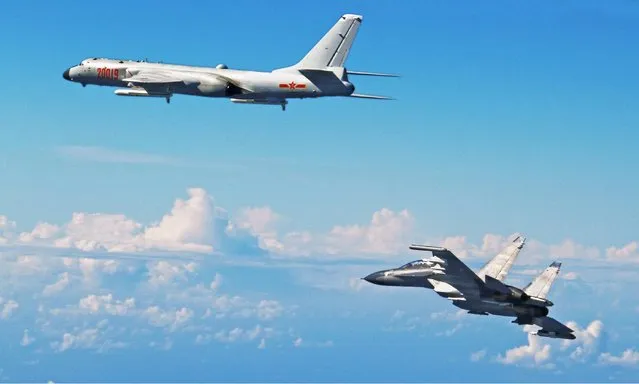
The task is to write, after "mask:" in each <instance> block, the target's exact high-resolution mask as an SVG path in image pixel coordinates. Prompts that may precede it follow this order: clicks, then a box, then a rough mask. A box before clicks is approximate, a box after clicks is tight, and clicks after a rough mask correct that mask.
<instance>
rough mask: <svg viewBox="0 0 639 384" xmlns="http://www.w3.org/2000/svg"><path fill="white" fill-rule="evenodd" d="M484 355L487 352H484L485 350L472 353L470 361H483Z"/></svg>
mask: <svg viewBox="0 0 639 384" xmlns="http://www.w3.org/2000/svg"><path fill="white" fill-rule="evenodd" d="M486 353H487V352H486V350H485V349H482V350H479V351H477V352H473V353H472V354H471V355H470V361H473V362H477V361H479V360H481V359H483V358H484V357H486Z"/></svg>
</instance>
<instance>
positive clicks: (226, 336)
mask: <svg viewBox="0 0 639 384" xmlns="http://www.w3.org/2000/svg"><path fill="white" fill-rule="evenodd" d="M273 334H274V331H273V329H272V328H263V327H262V326H261V325H259V324H258V325H256V326H255V327H254V328H252V329H242V328H239V327H236V328H233V329H231V330H230V331H226V330H222V331H219V332H217V333H215V334H214V335H210V334H207V335H198V337H197V338H196V343H198V344H206V343H208V342H210V341H211V340H212V339H215V340H217V341H219V342H222V343H234V342H238V341H243V342H247V341H253V340H256V339H258V338H261V340H260V344H259V345H258V347H259V346H261V345H264V346H266V341H265V339H266V338H269V337H272V336H273Z"/></svg>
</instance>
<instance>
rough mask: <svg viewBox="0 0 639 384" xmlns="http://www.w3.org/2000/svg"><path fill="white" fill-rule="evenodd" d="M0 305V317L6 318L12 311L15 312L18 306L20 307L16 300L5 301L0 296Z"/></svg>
mask: <svg viewBox="0 0 639 384" xmlns="http://www.w3.org/2000/svg"><path fill="white" fill-rule="evenodd" d="M0 306H2V307H1V308H2V311H0V319H8V318H9V317H11V315H12V314H13V312H15V311H16V309H18V307H20V305H19V304H18V302H16V301H15V300H8V301H6V302H5V301H4V299H3V298H2V297H0Z"/></svg>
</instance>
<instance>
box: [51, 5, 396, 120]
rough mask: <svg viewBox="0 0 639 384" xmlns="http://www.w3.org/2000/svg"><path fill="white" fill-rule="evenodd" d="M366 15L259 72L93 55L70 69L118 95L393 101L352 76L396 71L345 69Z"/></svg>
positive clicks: (343, 21) (80, 79)
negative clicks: (293, 60)
mask: <svg viewBox="0 0 639 384" xmlns="http://www.w3.org/2000/svg"><path fill="white" fill-rule="evenodd" d="M362 19H363V16H361V15H353V14H345V15H343V16H341V17H340V18H339V20H338V21H337V23H335V25H334V26H333V27H332V28H331V29H330V30H329V31H328V32H327V33H326V34H325V35H324V37H323V38H322V39H321V40H319V41H318V42H317V44H316V45H315V46H314V47H313V49H311V50H310V51H309V52H308V53H307V54H306V56H304V57H303V58H302V59H301V60H300V61H299V62H298V63H297V64H295V65H292V66H289V67H285V68H279V69H275V70H273V71H271V72H256V71H245V70H235V69H229V68H228V67H227V66H226V65H224V64H219V65H218V66H216V67H215V68H213V67H196V66H188V65H175V64H164V63H151V62H148V61H146V60H137V61H135V60H119V59H108V58H97V57H95V58H88V59H85V60H83V61H82V62H81V63H80V64H78V65H76V66H73V67H71V68H69V69H67V70H66V71H64V73H63V75H62V77H63V78H64V79H66V80H69V81H73V82H76V83H80V84H82V86H86V85H87V84H94V85H100V86H109V87H120V89H116V90H115V94H116V95H118V96H138V97H161V98H165V99H166V102H167V103H170V101H171V97H172V96H173V95H174V94H182V95H195V96H205V97H224V98H230V99H231V101H232V102H234V103H245V104H268V105H280V106H281V107H282V110H286V105H287V104H288V99H304V98H318V97H327V96H345V97H357V98H364V99H379V100H388V99H391V98H390V97H385V96H375V95H363V94H357V93H354V91H355V86H354V85H353V83H351V82H350V81H349V79H348V77H349V75H363V76H382V77H398V76H397V75H393V74H385V73H373V72H358V71H349V70H347V69H346V68H345V67H344V64H345V62H346V59H347V57H348V54H349V52H350V49H351V46H352V45H353V41H355V36H356V35H357V31H358V30H359V27H360V25H361V23H362Z"/></svg>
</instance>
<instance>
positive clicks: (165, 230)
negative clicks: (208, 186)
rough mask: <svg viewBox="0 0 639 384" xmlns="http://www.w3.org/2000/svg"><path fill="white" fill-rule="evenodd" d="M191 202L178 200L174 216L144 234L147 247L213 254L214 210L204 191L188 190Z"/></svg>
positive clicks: (168, 216) (172, 211)
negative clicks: (210, 252)
mask: <svg viewBox="0 0 639 384" xmlns="http://www.w3.org/2000/svg"><path fill="white" fill-rule="evenodd" d="M188 193H189V196H190V198H189V199H188V200H182V199H177V200H176V201H175V203H174V204H173V209H172V210H171V213H168V214H166V215H164V217H163V218H162V220H161V221H160V223H159V224H157V225H154V226H151V227H149V228H147V229H146V230H145V231H144V235H143V239H144V242H145V243H146V244H147V246H151V247H157V248H161V249H169V250H184V251H199V252H209V251H212V250H213V247H212V245H211V244H212V240H213V238H212V236H213V228H212V227H213V223H214V217H213V213H214V207H213V202H212V199H211V197H210V196H209V195H208V194H207V193H206V191H205V190H203V189H201V188H191V189H189V190H188Z"/></svg>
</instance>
